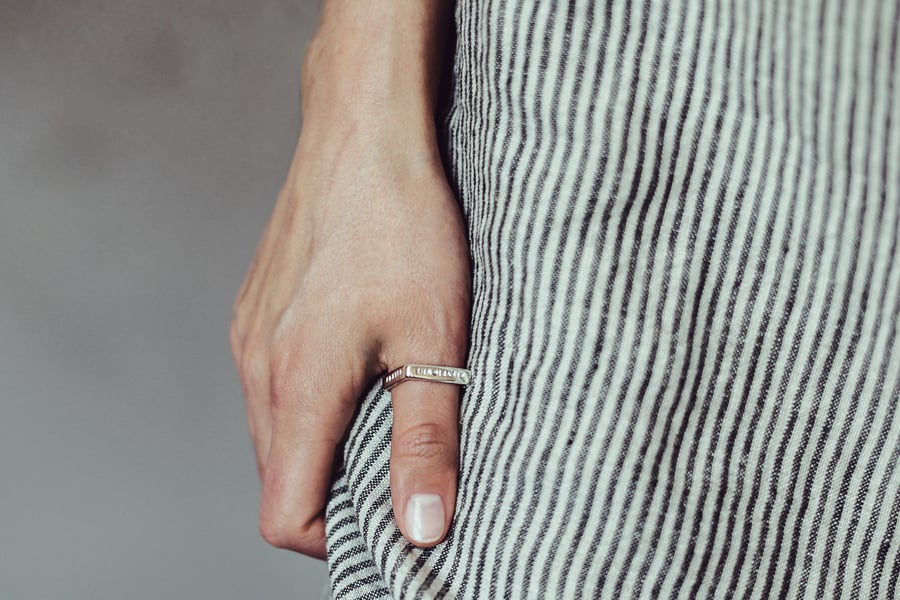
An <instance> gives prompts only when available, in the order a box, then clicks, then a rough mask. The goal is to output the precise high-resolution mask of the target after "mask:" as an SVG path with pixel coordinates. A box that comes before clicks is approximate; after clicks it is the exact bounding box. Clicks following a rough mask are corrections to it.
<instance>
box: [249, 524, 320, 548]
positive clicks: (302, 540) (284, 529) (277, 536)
mask: <svg viewBox="0 0 900 600" xmlns="http://www.w3.org/2000/svg"><path fill="white" fill-rule="evenodd" d="M259 534H260V536H262V538H263V540H265V541H266V543H267V544H269V545H271V546H274V547H276V548H282V549H284V550H293V551H295V552H302V553H307V552H309V551H311V550H313V549H314V548H316V547H317V546H318V545H320V544H321V543H322V541H323V540H322V535H321V533H317V532H316V531H313V530H312V529H311V528H310V527H309V526H306V525H298V524H297V522H296V521H295V520H293V519H290V518H288V517H286V516H283V515H268V514H261V515H260V519H259Z"/></svg>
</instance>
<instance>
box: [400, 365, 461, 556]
mask: <svg viewBox="0 0 900 600" xmlns="http://www.w3.org/2000/svg"><path fill="white" fill-rule="evenodd" d="M409 362H413V361H409ZM431 364H436V365H448V366H458V365H457V363H455V362H446V361H445V362H435V363H431ZM460 364H461V363H460ZM395 366H400V365H395ZM390 393H391V401H392V404H393V412H394V423H393V430H392V437H391V503H392V504H393V508H394V515H395V517H396V519H397V525H398V526H399V527H400V530H401V531H402V532H403V535H404V536H405V537H406V539H407V540H409V541H410V542H411V543H412V544H415V545H417V546H424V547H427V546H433V545H435V544H437V543H438V542H440V541H441V540H443V539H444V537H445V536H446V535H447V530H448V529H449V527H450V521H451V519H452V517H453V513H454V511H455V508H456V489H457V474H458V468H459V423H458V419H459V406H458V404H459V396H460V388H459V386H457V385H453V384H447V383H438V382H431V381H421V380H411V381H404V382H402V383H400V384H399V385H397V386H396V387H394V388H392V389H391V391H390Z"/></svg>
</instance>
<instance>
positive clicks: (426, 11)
mask: <svg viewBox="0 0 900 600" xmlns="http://www.w3.org/2000/svg"><path fill="white" fill-rule="evenodd" d="M446 8H447V4H446V2H445V1H444V0H430V1H423V0H416V1H414V2H397V1H396V0H367V2H358V1H353V2H347V1H343V0H331V1H330V2H326V3H325V5H324V8H323V13H322V17H321V19H320V22H319V26H318V28H317V30H316V33H315V35H314V36H313V38H312V40H311V41H310V43H309V45H308V47H307V51H306V53H305V55H304V58H303V68H302V79H301V93H302V99H303V106H302V108H303V115H304V118H308V117H309V116H315V117H316V118H320V117H326V116H327V115H329V114H336V115H339V116H340V117H343V118H346V117H347V116H348V115H354V114H355V115H358V117H359V118H360V119H365V120H372V119H377V118H385V119H389V118H392V117H393V116H395V115H407V116H408V117H409V120H412V121H415V122H433V118H434V108H435V105H436V96H437V88H438V83H439V80H440V74H441V73H440V71H441V54H442V52H441V50H442V49H443V45H444V44H443V41H444V35H445V29H446V23H447V21H448V19H449V17H450V15H449V14H448V13H447V12H446V10H445V9H446Z"/></svg>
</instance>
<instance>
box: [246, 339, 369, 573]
mask: <svg viewBox="0 0 900 600" xmlns="http://www.w3.org/2000/svg"><path fill="white" fill-rule="evenodd" d="M310 347H312V348H317V349H318V348H322V347H323V346H321V345H316V344H311V345H310ZM295 357H296V358H295V359H294V360H291V359H290V358H287V357H285V358H283V359H282V360H281V362H280V364H279V362H278V361H276V363H275V365H276V366H275V367H274V368H273V371H272V443H271V448H270V450H269V454H268V458H267V461H266V468H265V476H264V480H263V492H262V500H261V503H260V532H261V533H262V535H263V537H264V538H265V539H266V541H267V542H269V543H270V544H272V545H274V546H277V547H279V548H286V549H289V550H294V551H296V552H300V553H302V554H306V555H308V556H312V557H315V558H319V559H322V560H324V559H325V558H326V554H325V519H324V509H325V504H326V501H327V496H328V489H329V486H330V484H331V477H332V471H333V462H334V457H335V448H336V446H337V445H338V443H339V442H340V441H341V439H342V437H343V434H344V432H345V431H346V429H347V425H348V424H349V422H350V419H351V418H352V416H353V412H354V410H353V409H354V407H355V404H356V400H357V399H358V397H359V396H360V394H361V393H362V388H363V386H364V384H365V381H366V376H365V373H364V372H363V370H364V368H365V361H363V360H359V359H357V360H356V361H354V360H346V359H344V360H335V359H334V358H329V357H328V356H327V355H323V356H316V357H311V353H310V352H306V353H305V355H303V356H301V355H299V354H295ZM354 363H356V364H354Z"/></svg>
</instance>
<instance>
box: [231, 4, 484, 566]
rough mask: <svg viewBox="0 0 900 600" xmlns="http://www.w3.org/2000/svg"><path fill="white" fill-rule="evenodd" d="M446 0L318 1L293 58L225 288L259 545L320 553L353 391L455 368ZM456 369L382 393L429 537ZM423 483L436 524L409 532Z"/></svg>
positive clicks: (451, 506)
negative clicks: (246, 239) (293, 128)
mask: <svg viewBox="0 0 900 600" xmlns="http://www.w3.org/2000/svg"><path fill="white" fill-rule="evenodd" d="M451 18H452V14H451V13H450V4H449V3H448V2H446V1H445V0H327V1H326V2H325V4H324V6H323V9H322V14H321V18H320V22H319V28H318V30H317V32H316V35H315V36H314V38H313V40H312V41H311V42H310V44H309V47H308V48H307V52H306V55H305V57H304V62H303V70H302V83H301V85H302V97H303V107H302V112H303V123H304V125H303V129H302V131H301V134H300V138H299V140H298V143H297V148H296V151H295V154H294V157H293V160H292V163H291V165H290V168H289V171H288V174H287V177H286V179H285V183H284V186H283V188H282V190H281V192H280V194H279V196H278V199H277V202H276V205H275V208H274V211H273V213H272V217H271V219H270V221H269V223H268V225H267V227H266V229H265V232H264V233H263V236H262V239H261V241H260V243H259V246H258V248H257V250H256V254H255V257H254V259H253V262H252V264H251V266H250V269H249V271H248V273H247V276H246V278H245V280H244V282H243V284H242V286H241V288H240V291H239V292H238V295H237V298H236V300H235V304H234V318H233V321H232V324H231V346H232V352H233V355H234V359H235V363H236V365H237V367H238V371H239V373H240V377H241V381H242V384H243V389H244V396H245V400H246V405H247V418H248V423H249V428H250V434H251V438H252V441H253V445H254V448H255V451H256V459H257V469H258V473H259V477H260V481H261V487H262V496H261V501H260V513H259V527H260V532H261V533H262V536H263V537H264V538H265V540H266V541H268V542H269V543H270V544H272V545H274V546H277V547H280V548H286V549H290V550H294V551H296V552H300V553H302V554H306V555H309V556H312V557H316V558H319V559H325V557H326V550H325V521H324V508H325V502H326V499H327V493H328V490H329V487H330V484H331V481H332V472H333V465H334V464H335V461H336V460H338V459H339V457H336V456H335V452H336V447H337V446H338V444H339V443H340V442H341V440H342V438H343V437H344V436H345V434H346V431H347V428H348V426H349V424H350V420H351V418H352V416H353V414H354V411H355V409H356V406H357V402H358V400H359V398H360V396H361V395H362V394H363V393H365V392H366V391H367V390H368V389H369V388H370V387H371V386H372V385H374V384H375V383H376V382H377V379H378V377H379V376H380V375H382V374H383V373H384V372H385V371H387V370H388V369H390V368H394V367H396V366H399V365H401V364H405V363H409V362H418V363H431V364H441V365H452V366H464V365H465V358H466V346H467V330H468V323H469V313H470V301H471V300H470V298H471V283H470V280H471V273H470V267H469V259H468V244H467V242H466V238H465V229H464V225H463V220H462V216H461V214H460V210H459V206H458V203H457V201H456V199H455V198H454V196H453V193H452V191H451V189H450V187H449V185H448V183H447V179H446V176H445V173H444V171H443V167H442V164H441V159H440V154H439V152H438V146H437V143H436V137H435V125H434V108H435V97H436V90H437V82H438V79H439V73H440V64H441V55H440V52H439V49H440V48H442V47H443V40H444V35H445V28H446V26H447V23H448V22H449V20H450V19H451ZM459 393H460V389H459V388H458V387H457V386H454V385H447V384H439V383H430V382H406V383H403V384H401V385H399V386H398V387H396V388H394V389H393V390H392V391H391V396H392V404H393V431H392V445H391V464H390V486H391V502H392V506H393V510H394V515H395V519H396V522H397V525H398V526H399V528H400V530H401V532H402V533H403V535H404V536H405V537H406V538H407V539H408V540H410V542H412V543H414V544H416V545H418V546H422V547H425V546H431V545H434V544H436V543H439V541H440V540H442V539H443V538H444V537H445V536H446V533H447V529H448V528H449V526H450V521H451V519H452V515H453V513H454V510H455V498H456V490H457V472H458V446H459V444H458V440H459V431H458V418H459V415H458V402H459ZM418 492H423V493H436V494H439V495H440V496H441V498H442V501H443V504H444V511H445V515H446V518H445V519H444V529H443V533H442V534H441V538H440V540H438V541H437V542H432V543H421V542H419V541H418V540H414V539H412V538H411V535H410V530H409V527H407V525H406V522H405V516H406V502H407V500H408V499H409V497H410V495H411V494H413V493H418Z"/></svg>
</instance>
